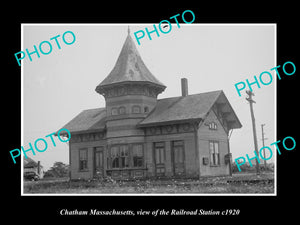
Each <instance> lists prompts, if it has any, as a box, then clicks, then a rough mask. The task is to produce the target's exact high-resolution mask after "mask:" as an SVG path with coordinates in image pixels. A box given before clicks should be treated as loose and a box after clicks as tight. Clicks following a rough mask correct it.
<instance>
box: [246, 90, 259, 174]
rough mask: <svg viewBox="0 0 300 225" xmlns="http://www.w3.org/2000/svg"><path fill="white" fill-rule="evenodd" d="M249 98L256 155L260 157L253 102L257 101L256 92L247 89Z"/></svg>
mask: <svg viewBox="0 0 300 225" xmlns="http://www.w3.org/2000/svg"><path fill="white" fill-rule="evenodd" d="M246 93H247V95H248V98H246V100H247V101H248V102H249V103H250V112H251V119H252V128H253V139H254V148H255V152H256V155H257V156H258V157H259V154H258V148H257V136H256V126H255V118H254V112H253V105H252V104H253V103H256V102H255V101H254V100H253V99H252V96H254V93H253V92H252V91H250V90H248V91H246ZM256 174H257V175H259V174H260V171H259V162H258V160H257V158H256Z"/></svg>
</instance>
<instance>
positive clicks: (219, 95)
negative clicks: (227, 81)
mask: <svg viewBox="0 0 300 225" xmlns="http://www.w3.org/2000/svg"><path fill="white" fill-rule="evenodd" d="M218 105H219V106H221V107H219V108H221V110H220V112H221V113H222V114H223V115H224V117H225V119H226V120H227V122H228V125H229V128H230V129H235V128H241V127H242V125H241V123H240V121H239V119H238V117H237V116H236V114H235V112H234V111H233V109H232V107H231V105H230V103H229V101H228V99H227V98H226V96H225V94H224V92H223V91H222V90H218V91H211V92H205V93H200V94H194V95H188V96H184V97H183V96H180V97H173V98H164V99H159V100H158V101H157V104H156V107H155V108H154V109H153V110H152V111H151V112H150V114H149V115H148V116H147V117H146V118H145V119H143V120H142V121H141V122H140V123H139V124H138V127H148V126H156V125H163V124H172V123H173V124H174V123H183V122H186V121H191V120H195V121H200V120H201V119H202V120H204V119H205V118H206V116H207V115H208V113H209V112H210V110H211V109H212V108H215V107H218ZM225 115H226V116H225ZM105 126H106V109H105V108H96V109H87V110H84V111H82V112H81V113H79V114H78V115H77V116H76V117H75V118H74V119H72V120H71V121H70V122H69V123H67V124H66V125H65V126H63V128H66V129H68V130H69V131H70V132H71V133H84V132H87V131H88V132H92V131H103V130H104V129H105ZM61 134H65V133H64V132H61Z"/></svg>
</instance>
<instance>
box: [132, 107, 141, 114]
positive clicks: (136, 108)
mask: <svg viewBox="0 0 300 225" xmlns="http://www.w3.org/2000/svg"><path fill="white" fill-rule="evenodd" d="M132 113H141V107H140V106H138V105H134V106H132Z"/></svg>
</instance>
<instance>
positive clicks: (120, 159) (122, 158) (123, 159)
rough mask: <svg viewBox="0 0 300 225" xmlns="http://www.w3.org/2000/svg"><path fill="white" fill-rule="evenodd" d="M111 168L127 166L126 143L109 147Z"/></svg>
mask: <svg viewBox="0 0 300 225" xmlns="http://www.w3.org/2000/svg"><path fill="white" fill-rule="evenodd" d="M110 158H111V168H127V167H129V151H128V145H116V146H112V147H111V149H110Z"/></svg>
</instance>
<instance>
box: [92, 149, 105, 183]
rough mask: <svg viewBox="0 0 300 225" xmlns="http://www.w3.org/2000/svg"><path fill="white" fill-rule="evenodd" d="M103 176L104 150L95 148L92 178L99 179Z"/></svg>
mask: <svg viewBox="0 0 300 225" xmlns="http://www.w3.org/2000/svg"><path fill="white" fill-rule="evenodd" d="M103 176H104V148H103V147H96V148H95V149H94V177H95V178H96V179H101V178H103Z"/></svg>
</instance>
